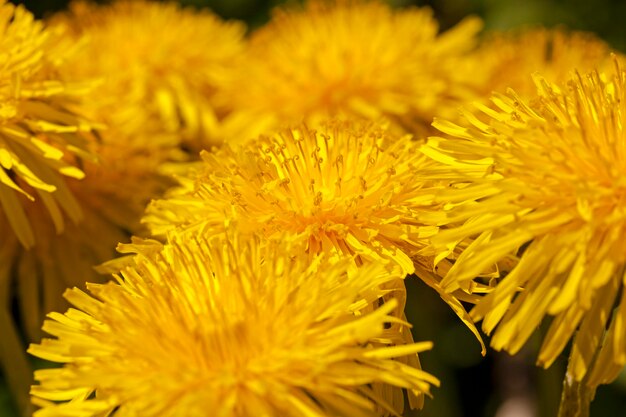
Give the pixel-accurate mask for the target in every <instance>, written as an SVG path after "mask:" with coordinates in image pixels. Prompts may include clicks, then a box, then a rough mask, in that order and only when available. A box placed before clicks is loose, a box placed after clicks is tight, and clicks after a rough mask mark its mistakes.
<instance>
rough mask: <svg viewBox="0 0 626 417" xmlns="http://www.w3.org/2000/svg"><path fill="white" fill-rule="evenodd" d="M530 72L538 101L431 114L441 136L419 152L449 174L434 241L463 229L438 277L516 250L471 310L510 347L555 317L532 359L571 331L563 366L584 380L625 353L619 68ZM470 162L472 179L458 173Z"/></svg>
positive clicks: (498, 101) (479, 267) (616, 365)
mask: <svg viewBox="0 0 626 417" xmlns="http://www.w3.org/2000/svg"><path fill="white" fill-rule="evenodd" d="M616 62H617V61H616ZM605 78H606V80H604V79H605ZM536 82H537V88H538V99H536V100H532V101H527V100H523V99H520V98H519V97H518V96H517V95H516V94H515V93H514V92H513V91H510V92H509V93H508V94H506V95H499V94H497V95H495V96H494V97H493V98H492V102H493V104H494V106H493V107H491V108H488V107H486V106H482V105H478V108H479V111H476V112H473V113H472V112H469V111H468V112H467V113H466V116H467V120H468V122H469V124H470V127H459V126H455V125H454V124H452V123H449V122H445V121H437V122H436V126H437V127H438V128H439V129H440V130H441V131H443V132H445V133H447V134H448V135H450V136H451V138H445V139H444V138H432V139H431V140H430V142H429V144H428V145H427V146H424V147H423V149H422V150H423V152H425V153H426V154H428V155H430V156H432V157H433V158H435V159H437V160H439V161H440V162H442V163H444V164H446V165H448V168H449V169H450V170H451V171H452V172H456V173H457V175H458V179H457V185H456V186H455V187H451V188H450V189H449V190H448V191H445V192H442V193H441V195H440V197H439V198H440V199H441V200H442V201H444V202H445V203H447V206H446V207H447V208H448V210H447V212H446V213H445V215H444V216H442V218H440V219H439V223H440V224H446V223H448V224H450V225H451V226H450V228H449V230H443V231H441V232H440V233H439V234H438V235H437V236H435V237H433V242H434V244H435V246H436V247H438V248H439V249H440V250H444V251H445V250H450V249H451V248H453V247H454V246H455V245H456V244H457V243H458V242H462V241H465V240H466V239H468V238H473V241H472V242H471V243H470V244H469V246H467V247H466V248H465V250H464V251H463V253H462V254H461V255H460V256H459V257H458V259H456V263H455V264H454V266H453V267H452V268H451V269H450V270H449V272H448V275H447V277H446V278H445V279H444V280H443V281H442V286H444V287H445V288H447V289H448V290H454V289H456V288H458V287H459V286H461V287H463V286H465V285H467V283H468V282H470V281H471V280H472V279H474V278H475V277H477V276H479V275H480V274H481V273H482V272H483V270H484V269H486V268H487V267H489V266H490V265H491V264H493V263H494V262H497V261H499V260H502V259H505V258H509V257H515V258H519V261H518V263H517V265H516V266H515V267H514V268H513V269H512V270H511V271H510V272H509V273H508V275H506V276H505V277H503V279H502V280H501V281H500V282H499V283H498V285H497V286H496V288H495V290H494V291H493V292H492V293H490V294H489V295H488V296H486V297H485V298H484V300H483V301H481V302H480V303H479V304H478V305H477V306H476V307H475V308H474V310H473V311H472V312H471V314H472V316H473V317H474V318H475V319H476V320H480V319H484V320H483V329H484V330H485V331H486V332H487V333H491V332H493V331H494V329H495V333H494V335H493V338H492V345H493V347H494V348H496V349H506V350H507V351H509V352H511V353H515V352H517V351H518V350H519V349H520V348H521V347H522V346H523V345H524V343H525V342H526V341H527V340H528V338H529V336H530V335H531V334H532V333H533V331H534V330H535V329H536V328H537V326H538V325H539V324H540V322H541V321H542V320H543V319H544V317H546V316H551V317H553V319H552V321H551V324H550V328H549V331H548V334H547V335H546V336H545V339H544V342H543V345H542V347H541V351H540V354H539V359H538V362H539V364H540V365H543V366H545V367H547V366H549V365H550V364H551V363H552V362H553V361H554V360H555V358H556V357H557V355H559V353H561V352H562V351H563V349H564V348H565V346H566V345H567V343H568V341H569V340H570V339H572V338H573V344H572V353H571V360H570V373H571V375H572V376H573V377H574V378H575V379H576V380H577V381H584V382H585V383H586V384H588V385H589V386H591V387H594V386H597V385H598V384H600V383H608V382H610V381H611V380H613V379H614V378H615V377H616V376H617V374H618V373H619V371H620V370H621V369H622V367H623V365H624V364H625V363H626V332H625V329H626V327H625V325H624V321H625V320H626V300H624V297H625V296H626V295H625V293H624V280H625V279H626V278H625V275H624V271H625V268H626V204H625V203H624V201H625V200H624V196H625V195H626V183H625V182H624V173H625V172H626V165H625V162H624V154H625V152H626V148H625V142H624V137H625V133H624V124H625V122H626V90H625V87H626V82H625V74H624V73H623V71H622V70H621V69H619V68H618V70H617V71H616V72H613V73H607V74H605V75H604V76H602V77H601V76H600V75H598V73H597V72H592V73H589V74H587V75H584V76H581V75H579V74H578V73H576V74H575V75H574V76H572V78H571V80H570V81H569V82H568V83H567V84H566V85H556V84H549V83H547V82H545V81H544V80H543V79H542V78H540V77H537V78H536ZM478 113H482V117H488V118H489V119H490V122H489V123H483V122H482V121H480V120H479V117H478V116H477V114H478ZM480 165H482V166H483V167H484V168H485V175H484V176H483V177H482V178H479V179H475V178H474V179H472V178H469V177H466V176H464V175H463V171H464V170H465V169H466V168H467V167H471V168H472V169H476V167H477V166H480ZM461 223H462V224H461ZM459 224H461V225H459Z"/></svg>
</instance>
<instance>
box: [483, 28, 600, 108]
mask: <svg viewBox="0 0 626 417" xmlns="http://www.w3.org/2000/svg"><path fill="white" fill-rule="evenodd" d="M610 52H611V50H610V48H609V45H607V44H606V42H604V41H603V40H601V39H599V38H597V37H596V36H595V35H593V34H591V33H587V32H570V31H567V30H565V29H546V28H532V29H521V30H519V29H518V30H512V31H507V32H492V33H489V34H487V35H486V36H485V39H484V40H483V41H482V43H481V46H480V48H479V49H478V50H477V51H476V59H477V60H479V61H480V62H482V63H483V65H484V67H485V68H486V71H487V72H488V73H489V74H490V77H489V81H488V82H487V83H485V94H491V92H492V91H505V90H506V89H507V88H512V89H513V90H514V91H515V92H516V93H517V94H518V95H520V96H522V97H524V98H531V97H534V96H535V94H536V92H537V89H536V87H535V83H534V81H533V77H532V74H534V73H536V72H539V73H541V75H542V76H543V77H544V78H545V79H546V80H548V81H550V82H555V83H562V82H566V81H567V80H568V79H569V77H570V71H571V70H572V68H577V69H578V70H579V71H582V72H588V71H591V70H593V69H595V68H601V69H608V70H610V69H611V66H612V60H611V59H610Z"/></svg>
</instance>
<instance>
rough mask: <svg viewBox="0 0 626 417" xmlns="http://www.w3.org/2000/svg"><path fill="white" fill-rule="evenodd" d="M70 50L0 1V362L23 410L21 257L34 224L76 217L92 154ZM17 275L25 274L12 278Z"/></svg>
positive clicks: (57, 226) (26, 285) (57, 225)
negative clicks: (71, 74) (15, 305)
mask: <svg viewBox="0 0 626 417" xmlns="http://www.w3.org/2000/svg"><path fill="white" fill-rule="evenodd" d="M73 52H74V51H73V48H72V45H68V44H67V43H65V42H64V41H63V38H62V33H61V32H60V31H59V30H49V29H46V28H45V27H44V25H43V23H42V22H40V21H37V20H35V19H34V17H33V15H32V14H31V13H29V12H28V11H27V10H26V9H24V7H23V6H15V5H13V4H11V3H8V2H6V1H0V67H1V68H2V70H1V71H0V265H1V266H0V300H1V301H0V335H1V337H0V364H1V366H2V370H3V373H4V376H5V378H6V380H7V381H8V383H9V386H10V388H11V389H12V391H13V394H14V397H15V398H16V401H17V403H18V406H19V408H20V411H23V412H25V413H26V412H27V411H26V410H27V408H28V397H27V394H26V389H27V387H28V384H29V383H30V373H31V371H30V369H29V364H28V362H27V360H26V357H25V355H24V353H23V347H22V345H21V335H22V332H21V331H20V329H18V328H17V327H16V326H15V323H14V319H13V317H12V306H11V303H12V302H13V299H14V296H15V294H14V292H13V291H14V288H17V292H18V294H17V297H18V298H22V299H26V298H28V296H24V297H22V295H24V294H27V293H29V294H32V293H37V287H36V286H30V284H31V283H32V281H30V279H31V278H32V276H33V274H34V273H35V270H34V269H33V268H32V267H31V264H29V263H28V261H26V260H25V259H26V258H28V257H29V256H31V255H30V254H31V252H29V251H28V249H31V250H32V248H33V246H34V245H36V244H39V243H41V236H39V233H38V230H37V224H43V225H45V227H49V228H50V229H52V233H53V234H57V233H61V232H63V231H64V230H66V229H67V228H68V227H69V228H72V227H73V226H74V224H75V223H78V222H80V221H81V219H82V218H83V212H82V208H81V206H80V204H79V202H78V199H77V197H76V196H75V195H74V194H73V192H72V189H71V187H70V186H69V183H71V182H79V180H81V179H82V178H83V177H84V176H85V173H84V171H83V168H82V166H83V165H84V164H86V163H93V160H94V158H95V157H94V156H93V154H92V153H91V146H92V145H93V143H94V138H93V136H92V129H93V128H94V127H96V126H95V123H93V122H92V121H90V120H89V119H88V118H86V117H85V114H83V112H82V110H81V109H80V106H79V104H78V102H79V101H80V100H81V98H82V97H83V96H84V95H86V94H88V93H89V91H90V88H91V87H92V84H91V83H89V82H82V81H81V82H75V81H73V80H65V79H64V76H63V74H62V66H63V65H64V63H65V61H66V60H68V59H71V57H72V55H73ZM57 250H61V248H57ZM20 253H23V254H24V256H20V255H19V254H20ZM16 275H23V276H25V277H26V279H27V281H24V282H18V283H17V285H16V281H15V276H16ZM30 301H34V302H35V303H37V304H39V303H40V300H39V299H28V302H30ZM37 319H38V320H41V318H40V317H38V318H37Z"/></svg>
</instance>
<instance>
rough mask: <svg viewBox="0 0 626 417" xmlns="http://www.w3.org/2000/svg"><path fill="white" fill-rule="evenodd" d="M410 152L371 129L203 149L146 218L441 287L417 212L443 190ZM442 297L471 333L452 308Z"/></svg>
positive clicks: (358, 125)
mask: <svg viewBox="0 0 626 417" xmlns="http://www.w3.org/2000/svg"><path fill="white" fill-rule="evenodd" d="M418 149H419V147H418V145H417V142H415V141H412V140H411V137H410V136H409V135H405V136H397V135H395V134H393V133H390V132H388V131H387V130H386V129H385V128H384V127H380V126H378V125H376V124H374V123H366V122H350V121H333V122H328V123H325V124H323V125H321V126H320V128H319V129H317V130H314V129H311V128H309V127H307V125H299V126H297V127H294V128H289V129H284V130H283V131H282V132H280V133H277V134H275V135H273V136H269V137H266V136H261V137H260V138H259V139H258V140H257V141H253V142H250V143H249V144H247V145H244V146H241V147H235V148H233V147H230V146H224V147H223V149H221V150H219V151H217V152H215V153H208V152H204V153H203V154H202V158H203V167H202V168H201V169H200V170H199V172H197V173H194V174H191V175H190V176H189V177H186V178H185V177H183V178H182V179H181V182H182V185H181V186H180V187H177V188H175V189H173V190H172V191H170V195H169V196H168V197H167V198H165V199H161V200H156V201H154V202H153V203H151V204H150V206H148V209H147V211H146V216H145V218H144V221H145V222H146V223H147V225H148V227H149V228H150V229H151V231H152V232H153V233H154V234H155V235H162V234H165V233H167V232H172V233H177V234H184V235H203V236H213V235H219V234H223V233H225V231H226V230H227V229H228V228H229V227H231V226H232V227H235V228H236V229H237V230H238V231H239V232H241V233H244V234H247V233H258V234H261V235H262V236H263V237H264V238H268V239H280V240H283V241H295V242H302V243H303V244H304V245H306V248H307V249H306V250H307V252H308V253H309V254H310V255H311V256H315V255H317V254H319V253H327V254H336V255H347V256H352V257H356V260H357V262H358V263H359V264H363V263H366V262H371V261H376V262H381V263H396V264H398V265H400V266H401V268H402V269H403V271H404V273H405V274H411V273H414V272H415V273H416V274H417V275H418V276H419V277H420V278H421V279H422V280H424V281H425V282H426V283H427V284H428V285H430V286H431V287H433V288H435V289H436V290H438V291H439V286H438V276H437V275H436V274H435V273H434V272H433V269H432V265H433V263H432V259H431V258H427V257H421V256H420V251H421V250H422V249H424V248H425V247H426V246H427V238H429V237H430V236H432V235H434V234H436V233H437V228H436V227H432V226H425V225H423V224H422V222H421V220H420V216H421V215H422V214H426V213H430V212H432V211H436V210H437V209H438V207H435V206H434V205H433V202H432V198H433V195H434V192H435V190H437V189H439V188H441V187H444V186H445V185H442V184H439V183H437V184H435V183H433V182H424V181H421V180H420V175H421V174H422V172H423V171H424V172H426V171H428V170H429V167H430V166H432V165H434V164H432V163H430V162H429V161H428V159H427V158H425V157H424V156H422V155H421V154H420V152H419V150H418ZM440 294H441V296H442V297H443V298H444V300H445V301H446V302H447V303H448V304H449V305H450V306H451V307H452V308H453V309H454V310H455V311H456V313H457V314H458V315H459V316H460V317H461V318H462V319H463V320H464V321H465V322H466V323H467V324H468V325H469V326H470V328H471V329H472V331H474V332H475V334H476V335H477V332H476V330H475V329H474V327H473V325H472V324H471V321H470V320H469V317H467V316H466V313H465V310H464V309H463V307H462V305H461V304H460V302H459V301H458V300H457V299H456V298H455V297H454V296H451V295H450V294H447V293H444V292H440ZM457 295H458V296H461V295H462V294H457ZM477 337H479V336H477ZM479 339H480V337H479Z"/></svg>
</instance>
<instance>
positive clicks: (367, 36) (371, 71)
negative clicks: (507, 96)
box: [223, 0, 481, 141]
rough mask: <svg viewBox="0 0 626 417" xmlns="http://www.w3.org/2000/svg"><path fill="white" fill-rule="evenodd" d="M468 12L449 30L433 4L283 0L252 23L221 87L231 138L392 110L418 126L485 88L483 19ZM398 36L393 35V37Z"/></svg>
mask: <svg viewBox="0 0 626 417" xmlns="http://www.w3.org/2000/svg"><path fill="white" fill-rule="evenodd" d="M480 26H481V25H480V23H479V21H478V20H477V19H472V18H470V19H467V20H466V21H464V22H462V23H461V24H459V25H458V26H457V27H455V28H453V29H451V30H449V31H448V32H446V33H444V34H439V33H438V30H439V29H438V25H437V22H436V20H435V19H434V18H433V16H432V12H431V10H430V9H427V8H423V9H417V8H407V9H403V10H394V9H392V8H391V7H390V6H389V5H387V4H385V3H383V2H381V1H377V0H374V1H371V0H364V1H359V0H355V1H352V0H347V1H342V0H337V1H318V0H311V1H308V2H306V4H305V5H304V6H296V7H290V8H281V9H277V10H276V11H275V13H274V15H273V18H272V20H271V21H270V22H269V23H268V24H267V25H266V26H264V27H262V28H260V29H259V30H257V31H256V32H254V33H253V34H252V36H251V39H250V42H249V48H248V50H247V53H246V57H245V59H244V60H242V65H239V66H237V67H235V68H234V70H233V76H232V77H231V81H230V83H229V84H227V85H226V86H225V88H224V90H223V101H224V102H225V103H229V105H232V108H233V113H232V114H231V115H230V116H229V117H228V118H227V120H226V122H225V125H226V126H225V133H224V135H225V136H226V137H227V138H228V140H235V141H236V140H246V139H249V138H253V137H256V136H257V135H258V134H259V133H264V132H267V131H270V130H272V129H275V128H277V127H282V126H280V123H284V122H289V123H295V122H299V121H301V120H302V119H303V118H304V120H305V121H307V122H316V121H319V120H320V119H322V118H326V117H328V116H353V117H363V118H366V119H368V118H369V119H376V118H379V117H381V116H385V117H388V118H389V119H391V120H392V121H393V122H394V126H398V127H401V128H403V129H405V130H409V131H411V132H413V131H415V130H420V131H424V130H427V129H429V128H430V123H431V122H432V118H433V115H434V114H435V113H437V114H444V115H447V114H449V113H450V112H454V111H455V109H456V107H457V106H458V105H459V104H460V103H461V102H465V101H467V100H469V99H472V98H474V97H476V96H477V89H478V86H479V85H481V82H480V81H481V77H480V76H477V74H481V73H480V72H476V71H470V68H473V67H472V65H474V64H475V62H474V61H473V60H472V59H470V58H469V57H468V54H469V52H470V51H471V50H472V49H473V48H474V46H475V41H476V36H475V35H476V33H477V32H478V31H479V29H480ZM390 39H392V40H393V41H390Z"/></svg>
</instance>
